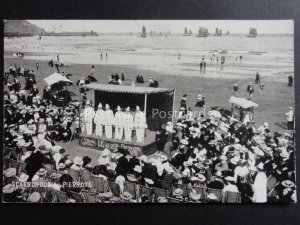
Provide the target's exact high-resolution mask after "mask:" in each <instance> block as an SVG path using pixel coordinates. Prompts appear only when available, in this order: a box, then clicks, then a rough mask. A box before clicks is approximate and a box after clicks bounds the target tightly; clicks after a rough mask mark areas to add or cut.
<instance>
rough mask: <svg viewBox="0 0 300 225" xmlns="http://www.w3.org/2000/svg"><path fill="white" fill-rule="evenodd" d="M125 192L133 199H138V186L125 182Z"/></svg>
mask: <svg viewBox="0 0 300 225" xmlns="http://www.w3.org/2000/svg"><path fill="white" fill-rule="evenodd" d="M125 190H126V191H127V192H129V193H130V194H131V195H132V198H133V199H136V198H137V184H135V183H132V182H129V181H125Z"/></svg>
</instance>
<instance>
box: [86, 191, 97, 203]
mask: <svg viewBox="0 0 300 225" xmlns="http://www.w3.org/2000/svg"><path fill="white" fill-rule="evenodd" d="M83 197H84V201H85V202H86V203H98V200H97V195H95V194H92V193H83Z"/></svg>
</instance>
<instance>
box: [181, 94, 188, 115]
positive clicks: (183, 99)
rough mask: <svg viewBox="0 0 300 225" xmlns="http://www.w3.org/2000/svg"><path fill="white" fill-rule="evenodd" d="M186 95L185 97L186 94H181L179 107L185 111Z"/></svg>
mask: <svg viewBox="0 0 300 225" xmlns="http://www.w3.org/2000/svg"><path fill="white" fill-rule="evenodd" d="M186 97H187V94H184V95H183V96H182V99H181V101H180V108H184V111H185V113H187V108H186Z"/></svg>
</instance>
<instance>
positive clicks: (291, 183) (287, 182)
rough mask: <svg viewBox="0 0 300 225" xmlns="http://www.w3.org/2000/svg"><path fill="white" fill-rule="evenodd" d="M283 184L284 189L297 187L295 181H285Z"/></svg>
mask: <svg viewBox="0 0 300 225" xmlns="http://www.w3.org/2000/svg"><path fill="white" fill-rule="evenodd" d="M281 184H282V185H283V186H284V187H287V188H293V187H295V183H294V182H293V181H290V180H284V181H282V182H281Z"/></svg>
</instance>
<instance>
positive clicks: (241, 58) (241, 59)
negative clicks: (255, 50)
mask: <svg viewBox="0 0 300 225" xmlns="http://www.w3.org/2000/svg"><path fill="white" fill-rule="evenodd" d="M242 61H243V56H242V55H240V63H241V62H242Z"/></svg>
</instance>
